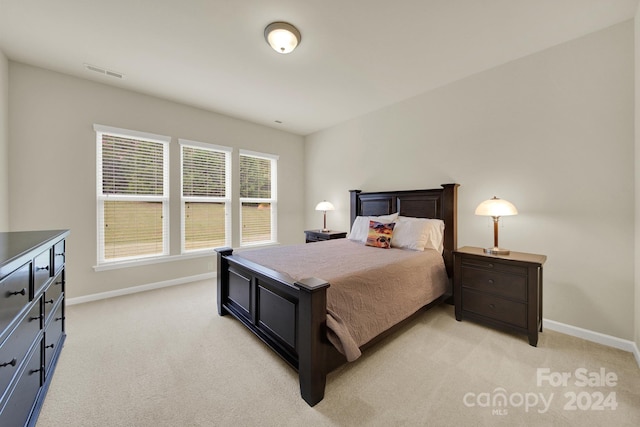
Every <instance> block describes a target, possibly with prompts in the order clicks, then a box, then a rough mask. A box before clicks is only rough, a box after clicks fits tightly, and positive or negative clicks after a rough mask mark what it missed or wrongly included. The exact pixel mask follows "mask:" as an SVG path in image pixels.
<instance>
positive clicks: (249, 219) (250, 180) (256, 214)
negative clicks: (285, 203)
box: [240, 150, 277, 245]
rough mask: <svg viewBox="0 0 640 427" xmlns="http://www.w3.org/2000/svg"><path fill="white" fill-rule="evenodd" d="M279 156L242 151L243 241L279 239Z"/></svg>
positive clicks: (241, 235) (241, 236) (260, 241)
mask: <svg viewBox="0 0 640 427" xmlns="http://www.w3.org/2000/svg"><path fill="white" fill-rule="evenodd" d="M276 169H277V157H276V156H272V155H268V154H260V153H251V152H249V151H244V150H241V151H240V205H241V212H240V218H241V221H240V222H241V230H240V244H241V245H251V244H257V243H269V242H275V241H277V233H276V212H277V210H276V206H277V204H276V202H277V198H276V172H277V170H276Z"/></svg>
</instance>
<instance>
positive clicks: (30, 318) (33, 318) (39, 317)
mask: <svg viewBox="0 0 640 427" xmlns="http://www.w3.org/2000/svg"><path fill="white" fill-rule="evenodd" d="M40 319H42V316H36V317H29V322H31V321H33V320H40Z"/></svg>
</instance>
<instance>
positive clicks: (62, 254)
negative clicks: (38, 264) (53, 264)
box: [56, 252, 64, 256]
mask: <svg viewBox="0 0 640 427" xmlns="http://www.w3.org/2000/svg"><path fill="white" fill-rule="evenodd" d="M56 256H64V252H63V253H61V254H56Z"/></svg>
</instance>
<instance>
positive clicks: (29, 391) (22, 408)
mask: <svg viewBox="0 0 640 427" xmlns="http://www.w3.org/2000/svg"><path fill="white" fill-rule="evenodd" d="M41 371H42V366H41V364H40V343H38V345H35V346H34V347H33V348H32V350H31V353H30V354H29V357H28V358H27V362H26V366H25V367H24V370H23V371H22V373H21V375H20V379H19V380H18V382H17V384H16V386H15V388H14V389H13V390H12V391H11V394H10V395H9V396H7V399H6V401H5V402H4V403H3V405H2V408H1V409H0V426H23V425H25V422H26V420H28V419H29V415H30V414H31V411H32V410H33V407H34V403H35V401H36V397H37V396H38V390H39V389H40V385H41V374H40V372H41Z"/></svg>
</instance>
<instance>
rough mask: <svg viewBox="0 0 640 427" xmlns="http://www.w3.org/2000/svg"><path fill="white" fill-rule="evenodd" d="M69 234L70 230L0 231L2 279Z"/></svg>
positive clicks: (0, 269) (0, 274) (0, 271)
mask: <svg viewBox="0 0 640 427" xmlns="http://www.w3.org/2000/svg"><path fill="white" fill-rule="evenodd" d="M68 235H69V230H42V231H11V232H6V233H0V279H1V278H3V277H4V276H7V275H8V274H9V273H11V272H12V271H14V270H16V269H17V268H19V267H21V266H23V265H24V264H25V263H27V262H29V260H30V259H31V258H33V257H34V256H36V255H38V254H39V253H40V252H41V251H44V250H46V249H47V248H48V247H49V246H51V245H52V244H53V243H56V242H57V241H59V240H61V239H63V238H65V237H66V236H68ZM35 252H37V253H35Z"/></svg>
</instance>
